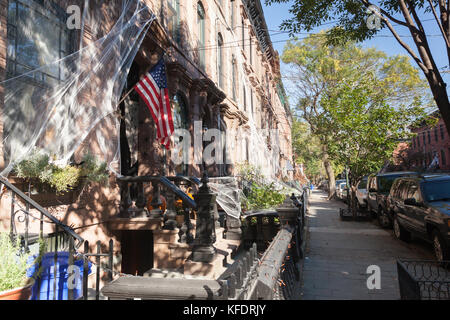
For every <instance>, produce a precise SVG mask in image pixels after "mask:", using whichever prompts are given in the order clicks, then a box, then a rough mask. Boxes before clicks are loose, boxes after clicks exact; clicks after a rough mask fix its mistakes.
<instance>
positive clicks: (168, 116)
mask: <svg viewBox="0 0 450 320" xmlns="http://www.w3.org/2000/svg"><path fill="white" fill-rule="evenodd" d="M134 88H135V90H136V91H137V92H138V93H139V95H140V96H141V98H142V99H143V100H144V102H145V104H146V105H147V106H148V108H149V109H150V113H151V115H152V117H153V120H154V121H155V123H156V128H157V135H158V141H159V142H161V144H163V145H164V146H165V147H166V149H169V148H170V136H171V135H172V134H173V132H174V126H173V118H172V110H171V108H170V101H169V91H168V90H167V79H166V67H165V65H164V60H163V59H161V60H159V62H158V63H157V64H156V65H155V66H154V67H153V68H152V69H151V70H150V71H149V72H148V73H147V74H146V75H145V76H144V77H143V78H142V79H141V80H140V81H139V82H138V83H137V84H136V86H135V87H134Z"/></svg>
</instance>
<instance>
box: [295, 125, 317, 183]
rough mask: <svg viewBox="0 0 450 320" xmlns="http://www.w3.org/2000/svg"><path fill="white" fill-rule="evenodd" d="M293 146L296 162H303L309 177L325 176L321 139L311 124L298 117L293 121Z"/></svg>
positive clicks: (313, 178)
mask: <svg viewBox="0 0 450 320" xmlns="http://www.w3.org/2000/svg"><path fill="white" fill-rule="evenodd" d="M292 147H293V149H294V154H295V162H296V163H303V165H304V172H305V174H306V176H307V177H309V178H310V179H311V180H313V181H317V179H318V178H319V177H320V176H323V167H322V150H321V149H322V147H321V145H320V142H319V140H318V139H317V137H316V136H314V135H313V134H312V133H311V131H310V129H309V125H308V124H307V123H306V122H305V121H301V120H299V119H297V118H294V119H293V122H292Z"/></svg>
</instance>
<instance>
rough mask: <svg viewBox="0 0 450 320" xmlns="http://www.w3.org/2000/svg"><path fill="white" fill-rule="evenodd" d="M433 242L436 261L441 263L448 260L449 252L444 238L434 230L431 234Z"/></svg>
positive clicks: (449, 258)
mask: <svg viewBox="0 0 450 320" xmlns="http://www.w3.org/2000/svg"><path fill="white" fill-rule="evenodd" d="M431 237H432V240H433V249H434V255H435V257H436V260H437V261H438V262H440V263H442V262H443V261H448V260H450V252H449V248H448V247H447V244H446V243H445V240H444V238H443V237H442V236H441V234H440V232H439V231H438V230H436V229H434V230H433V233H432V234H431Z"/></svg>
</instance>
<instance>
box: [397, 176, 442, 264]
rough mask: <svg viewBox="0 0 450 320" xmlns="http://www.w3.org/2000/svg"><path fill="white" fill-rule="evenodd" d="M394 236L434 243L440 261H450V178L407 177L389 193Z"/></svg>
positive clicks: (398, 182)
mask: <svg viewBox="0 0 450 320" xmlns="http://www.w3.org/2000/svg"><path fill="white" fill-rule="evenodd" d="M389 203H390V206H391V212H393V221H394V235H395V236H396V237H397V238H398V239H401V240H405V241H408V240H409V239H410V237H411V235H412V234H413V235H416V236H418V237H420V238H422V239H425V240H427V241H430V242H432V244H433V247H434V252H435V255H436V259H437V260H438V261H442V260H450V249H449V248H450V175H440V176H437V175H434V176H420V177H403V178H399V179H397V180H395V182H394V184H393V185H392V189H391V192H390V194H389Z"/></svg>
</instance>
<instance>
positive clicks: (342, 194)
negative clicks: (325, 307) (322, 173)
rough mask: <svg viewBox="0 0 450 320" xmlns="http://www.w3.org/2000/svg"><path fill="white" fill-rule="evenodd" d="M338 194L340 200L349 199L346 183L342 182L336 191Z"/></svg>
mask: <svg viewBox="0 0 450 320" xmlns="http://www.w3.org/2000/svg"><path fill="white" fill-rule="evenodd" d="M336 194H337V196H338V198H339V199H341V200H344V201H345V200H346V199H347V183H346V182H341V183H340V184H339V185H338V187H337V189H336Z"/></svg>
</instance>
